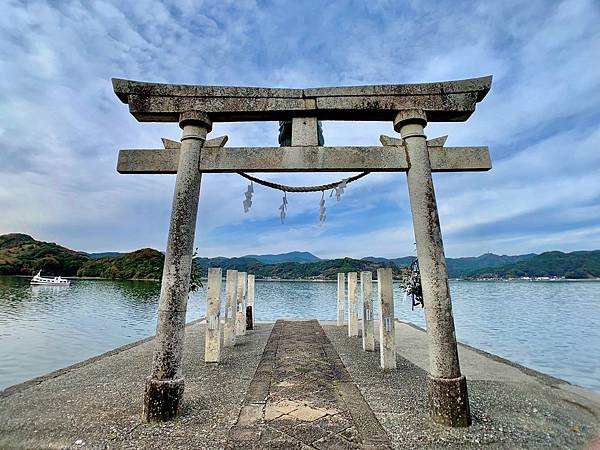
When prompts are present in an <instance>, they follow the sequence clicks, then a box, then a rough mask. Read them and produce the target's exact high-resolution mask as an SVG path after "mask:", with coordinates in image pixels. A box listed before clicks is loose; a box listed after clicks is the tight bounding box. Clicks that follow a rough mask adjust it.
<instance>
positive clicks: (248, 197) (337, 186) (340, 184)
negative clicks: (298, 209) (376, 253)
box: [237, 172, 370, 225]
mask: <svg viewBox="0 0 600 450" xmlns="http://www.w3.org/2000/svg"><path fill="white" fill-rule="evenodd" d="M369 173H370V172H362V173H359V174H358V175H354V176H352V177H350V178H344V179H343V180H340V181H336V182H334V183H327V184H319V185H316V186H288V185H286V184H279V183H273V182H271V181H267V180H262V179H260V178H257V177H254V176H252V175H248V174H247V173H244V172H237V174H238V175H240V176H242V177H244V178H245V179H247V180H248V181H250V184H249V185H248V189H247V190H246V192H245V194H244V195H245V200H244V202H243V205H244V212H245V213H247V212H248V211H249V210H250V207H251V206H252V195H253V194H254V184H253V183H256V184H260V185H262V186H265V187H268V188H271V189H277V190H278V191H282V192H283V201H282V203H281V205H280V206H279V218H280V219H281V223H284V222H285V217H286V215H287V206H288V200H287V195H286V194H287V193H288V192H322V193H323V195H321V201H320V203H319V206H320V207H319V224H320V225H323V223H324V222H325V219H326V217H327V216H326V214H325V210H326V208H325V191H328V190H330V189H331V194H330V195H329V196H330V197H333V194H334V193H335V198H336V200H337V201H340V199H341V197H342V194H344V191H345V189H346V187H347V186H348V184H349V183H352V182H353V181H356V180H360V179H361V178H363V177H365V176H367V175H369Z"/></svg>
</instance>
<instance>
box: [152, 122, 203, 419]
mask: <svg viewBox="0 0 600 450" xmlns="http://www.w3.org/2000/svg"><path fill="white" fill-rule="evenodd" d="M179 126H180V127H181V128H182V129H183V137H182V138H181V149H180V153H179V166H178V169H177V178H176V181H175V193H174V194H173V207H172V210H171V222H170V225H169V237H168V240H167V252H166V254H165V264H164V268H163V276H162V283H161V289H160V300H159V305H158V323H157V325H156V338H155V348H154V356H153V358H152V371H151V373H150V376H149V377H148V378H147V379H146V389H145V393H144V408H143V411H142V419H143V420H144V421H146V422H162V421H166V420H170V419H173V418H174V417H175V416H177V414H178V413H179V410H180V406H181V402H182V399H183V389H184V381H183V374H182V367H181V366H182V365H181V360H182V356H183V341H184V333H185V316H186V309H187V299H188V294H189V286H190V274H191V270H192V252H193V249H194V234H195V229H196V216H197V213H198V200H199V196H200V178H201V173H200V171H199V170H198V167H199V162H200V151H201V150H202V146H203V144H204V141H205V140H206V135H207V133H208V132H210V130H211V129H212V122H211V120H210V119H209V118H208V116H207V115H206V114H204V113H201V112H197V111H192V112H185V113H182V114H181V115H180V117H179Z"/></svg>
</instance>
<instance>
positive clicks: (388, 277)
mask: <svg viewBox="0 0 600 450" xmlns="http://www.w3.org/2000/svg"><path fill="white" fill-rule="evenodd" d="M377 288H378V289H377V291H378V294H377V297H378V299H379V315H380V317H379V356H380V365H381V368H382V369H384V370H388V369H395V368H396V326H395V320H394V281H393V279H392V269H390V268H389V267H387V268H382V269H377Z"/></svg>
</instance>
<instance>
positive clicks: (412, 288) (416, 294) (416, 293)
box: [400, 259, 424, 311]
mask: <svg viewBox="0 0 600 450" xmlns="http://www.w3.org/2000/svg"><path fill="white" fill-rule="evenodd" d="M400 286H401V287H402V289H404V293H405V295H410V296H411V298H412V309H413V311H414V309H415V306H419V305H420V306H421V308H423V306H424V303H423V287H422V286H421V273H420V271H419V260H418V259H415V260H414V261H413V262H412V264H411V265H410V271H409V272H408V273H404V274H403V275H402V277H401V279H400Z"/></svg>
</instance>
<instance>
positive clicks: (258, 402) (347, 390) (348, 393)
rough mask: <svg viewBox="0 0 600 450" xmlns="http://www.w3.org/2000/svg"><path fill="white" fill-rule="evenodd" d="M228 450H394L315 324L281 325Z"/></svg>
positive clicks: (269, 344) (252, 384)
mask: <svg viewBox="0 0 600 450" xmlns="http://www.w3.org/2000/svg"><path fill="white" fill-rule="evenodd" d="M227 448H232V449H234V448H235V449H237V448H305V449H309V448H316V449H344V448H369V449H376V448H381V449H384V448H392V446H391V442H390V440H389V438H388V436H387V434H386V433H385V431H384V430H383V428H382V427H381V425H380V424H379V422H378V421H377V418H376V417H375V415H374V414H373V411H371V408H370V407H369V405H368V404H367V403H366V402H365V400H364V399H363V397H362V395H361V393H360V391H359V389H358V387H357V386H356V384H355V383H354V382H353V381H352V378H351V377H350V374H349V373H348V371H347V370H346V367H344V364H343V363H342V361H341V360H340V357H339V356H338V354H337V352H336V350H335V349H334V347H333V345H332V344H331V342H330V341H329V339H328V338H327V336H326V335H325V332H324V331H323V328H322V327H321V325H319V323H318V322H317V321H316V320H311V321H302V322H300V321H294V322H290V321H282V320H280V321H277V322H276V324H275V326H274V327H273V330H272V332H271V336H270V337H269V340H268V342H267V345H266V347H265V350H264V352H263V355H262V358H261V361H260V363H259V366H258V368H257V370H256V374H255V375H254V378H253V379H252V381H251V382H250V386H249V388H248V391H247V393H246V397H245V399H244V402H243V405H242V408H241V411H240V415H239V417H238V420H237V423H236V424H235V425H234V426H233V427H232V428H231V430H230V432H229V438H228V441H227Z"/></svg>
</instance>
